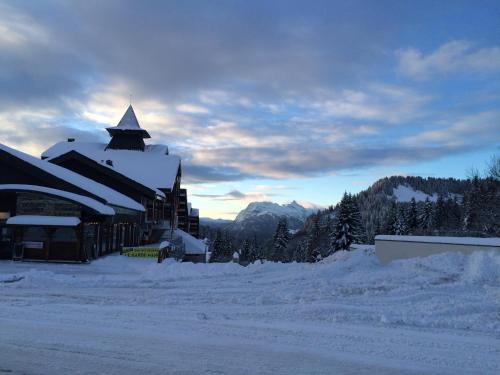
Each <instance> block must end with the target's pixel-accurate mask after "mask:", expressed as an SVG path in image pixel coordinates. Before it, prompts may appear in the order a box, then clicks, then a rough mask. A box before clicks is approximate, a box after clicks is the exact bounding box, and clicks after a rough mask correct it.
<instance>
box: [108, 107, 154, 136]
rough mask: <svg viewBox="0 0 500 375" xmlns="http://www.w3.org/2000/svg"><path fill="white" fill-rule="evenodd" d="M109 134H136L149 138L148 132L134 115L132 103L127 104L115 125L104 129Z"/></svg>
mask: <svg viewBox="0 0 500 375" xmlns="http://www.w3.org/2000/svg"><path fill="white" fill-rule="evenodd" d="M106 130H107V131H108V133H109V135H111V136H113V135H115V134H120V133H121V134H124V133H125V134H137V135H141V136H142V138H151V136H150V135H149V133H148V132H147V131H146V130H144V129H142V128H141V126H140V125H139V121H137V117H136V116H135V112H134V108H132V104H131V105H129V106H128V108H127V111H126V112H125V114H124V115H123V117H122V119H121V120H120V122H119V123H118V125H116V126H112V127H110V128H107V129H106Z"/></svg>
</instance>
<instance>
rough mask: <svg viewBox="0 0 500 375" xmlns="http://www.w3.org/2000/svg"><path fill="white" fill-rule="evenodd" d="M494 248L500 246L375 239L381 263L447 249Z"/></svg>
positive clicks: (466, 251) (499, 249) (462, 250)
mask: <svg viewBox="0 0 500 375" xmlns="http://www.w3.org/2000/svg"><path fill="white" fill-rule="evenodd" d="M480 250H482V251H485V250H496V251H500V246H481V245H457V244H444V243H433V242H409V241H387V240H377V239H375V252H376V254H377V257H378V258H379V259H380V262H381V263H382V264H387V263H389V262H391V261H393V260H396V259H408V258H415V257H423V256H429V255H434V254H438V253H444V252H447V251H460V252H462V253H464V254H470V253H472V252H474V251H480Z"/></svg>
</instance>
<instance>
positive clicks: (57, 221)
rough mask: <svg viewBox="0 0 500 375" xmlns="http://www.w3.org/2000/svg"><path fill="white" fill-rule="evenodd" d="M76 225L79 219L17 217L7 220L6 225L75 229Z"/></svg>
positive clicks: (68, 217)
mask: <svg viewBox="0 0 500 375" xmlns="http://www.w3.org/2000/svg"><path fill="white" fill-rule="evenodd" d="M78 224H80V219H79V218H77V217H74V216H42V215H18V216H12V217H11V218H9V219H7V225H40V226H54V227H76V226H77V225H78Z"/></svg>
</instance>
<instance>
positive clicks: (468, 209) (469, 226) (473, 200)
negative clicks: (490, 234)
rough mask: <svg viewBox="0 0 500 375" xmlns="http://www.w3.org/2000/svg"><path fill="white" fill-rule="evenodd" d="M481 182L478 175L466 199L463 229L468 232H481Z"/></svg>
mask: <svg viewBox="0 0 500 375" xmlns="http://www.w3.org/2000/svg"><path fill="white" fill-rule="evenodd" d="M481 198H482V194H481V181H480V179H479V176H478V175H477V174H476V175H475V176H474V177H473V178H472V181H471V182H470V187H469V189H468V191H467V193H466V194H465V197H464V222H463V228H464V230H466V231H479V230H481V223H480V214H481Z"/></svg>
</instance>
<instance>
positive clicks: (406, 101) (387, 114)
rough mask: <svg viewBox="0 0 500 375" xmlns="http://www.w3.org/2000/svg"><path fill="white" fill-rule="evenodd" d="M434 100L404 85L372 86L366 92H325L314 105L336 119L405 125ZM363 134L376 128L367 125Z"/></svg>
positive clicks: (419, 114) (375, 84) (376, 84)
mask: <svg viewBox="0 0 500 375" xmlns="http://www.w3.org/2000/svg"><path fill="white" fill-rule="evenodd" d="M430 99H431V96H430V95H423V94H419V93H417V92H416V91H414V90H412V89H410V88H407V87H402V86H395V85H387V84H380V83H370V84H368V85H366V87H365V89H364V90H363V91H362V90H343V91H342V92H340V93H339V94H336V93H324V94H323V95H322V98H321V100H319V101H317V102H316V103H314V104H313V106H315V107H316V108H318V109H320V110H321V111H322V112H323V114H325V115H328V116H331V117H332V118H349V119H355V120H374V121H383V122H389V123H393V124H396V123H401V122H406V121H409V120H412V119H415V118H417V117H419V116H421V115H422V112H421V110H422V108H423V107H424V105H425V104H426V103H427V102H429V100H430ZM359 130H360V132H365V133H367V131H368V133H369V132H370V131H371V132H372V133H373V132H375V129H374V127H373V126H366V125H365V126H363V127H362V128H360V129H359Z"/></svg>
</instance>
